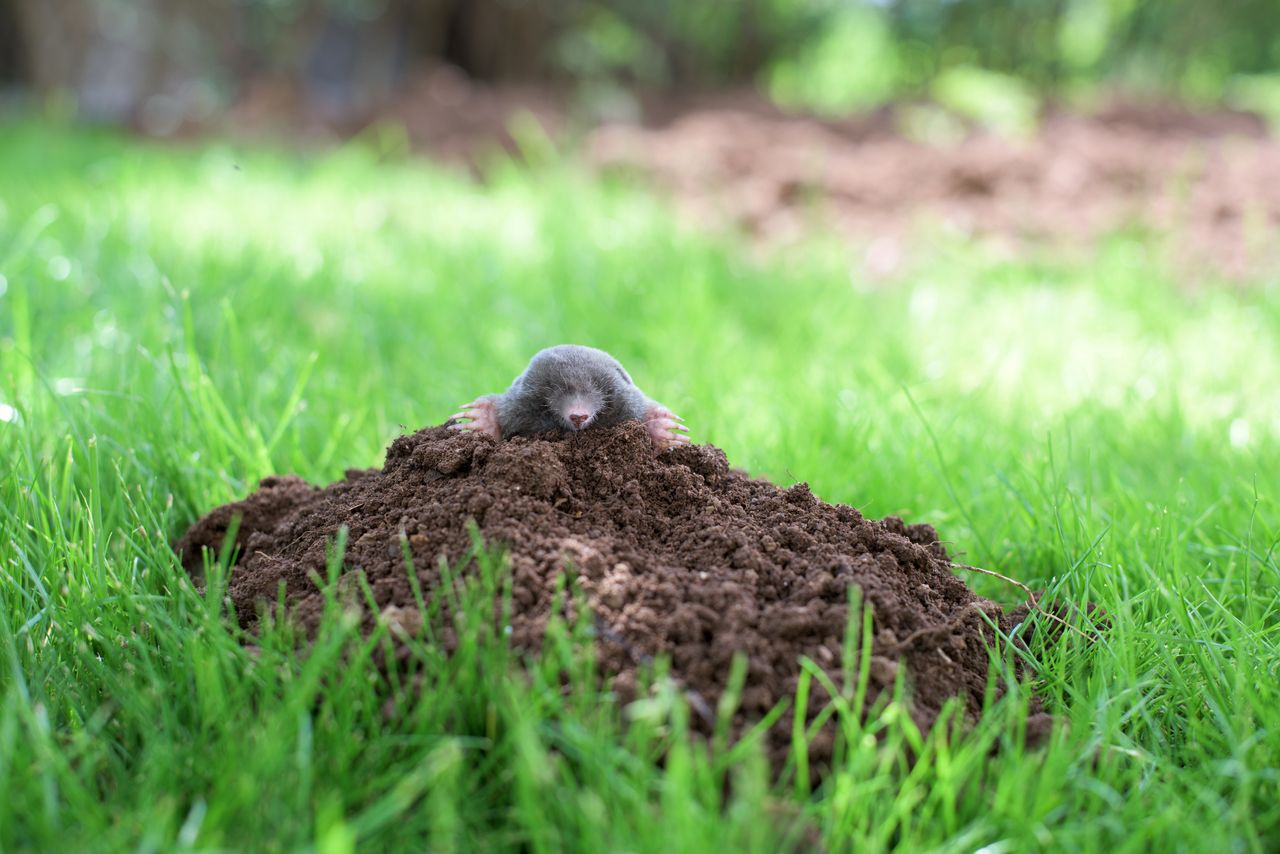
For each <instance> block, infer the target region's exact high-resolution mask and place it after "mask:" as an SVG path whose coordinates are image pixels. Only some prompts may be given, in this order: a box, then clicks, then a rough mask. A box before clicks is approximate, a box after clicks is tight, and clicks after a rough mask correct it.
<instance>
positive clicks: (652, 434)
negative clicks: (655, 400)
mask: <svg viewBox="0 0 1280 854" xmlns="http://www.w3.org/2000/svg"><path fill="white" fill-rule="evenodd" d="M683 421H684V419H683V418H681V417H680V416H679V415H676V414H675V413H674V412H672V411H671V410H670V409H667V408H666V407H665V406H651V407H649V408H648V409H647V410H646V411H645V413H644V427H645V429H646V430H648V431H649V439H650V440H651V441H652V442H653V447H654V448H656V449H657V450H659V451H665V450H666V449H667V448H673V447H675V446H676V445H687V444H689V437H688V436H686V435H684V433H682V432H677V431H685V432H687V431H688V430H689V428H688V427H686V426H684V424H683V423H682V422H683Z"/></svg>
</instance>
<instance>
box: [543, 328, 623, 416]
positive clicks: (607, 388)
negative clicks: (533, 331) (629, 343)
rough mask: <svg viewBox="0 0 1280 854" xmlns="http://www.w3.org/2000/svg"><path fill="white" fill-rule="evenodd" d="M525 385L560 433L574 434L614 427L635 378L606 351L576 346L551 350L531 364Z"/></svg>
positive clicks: (544, 351) (552, 348)
mask: <svg viewBox="0 0 1280 854" xmlns="http://www.w3.org/2000/svg"><path fill="white" fill-rule="evenodd" d="M524 381H525V383H526V385H527V386H529V387H531V388H533V389H536V391H535V395H536V397H537V399H538V400H539V401H540V403H541V405H542V406H544V407H546V410H547V412H548V414H549V415H550V416H551V418H552V420H553V421H554V422H555V423H556V425H557V426H558V427H559V429H561V430H564V431H566V432H570V433H576V432H578V431H580V430H586V429H587V428H588V427H591V426H593V425H595V424H597V423H601V422H603V423H607V424H611V423H613V422H614V421H616V420H617V419H615V418H613V417H612V415H613V410H614V409H615V408H616V407H617V406H619V405H620V404H621V401H622V400H623V398H624V395H625V392H626V388H627V386H629V385H630V384H631V378H630V377H629V376H627V372H626V371H624V370H623V369H622V366H621V365H619V364H618V362H617V360H616V359H614V358H613V357H612V356H610V355H609V354H608V353H605V352H604V351H602V350H594V349H592V348H590V347H579V346H576V345H572V344H567V345H561V346H559V347H549V348H547V349H546V350H543V351H542V352H540V353H538V354H537V355H536V356H534V357H533V360H532V361H531V362H530V363H529V367H528V369H527V371H526V373H525V377H524Z"/></svg>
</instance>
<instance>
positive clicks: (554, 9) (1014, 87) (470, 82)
mask: <svg viewBox="0 0 1280 854" xmlns="http://www.w3.org/2000/svg"><path fill="white" fill-rule="evenodd" d="M0 91H3V93H4V95H3V104H4V109H6V110H7V111H8V112H9V113H11V114H12V113H15V112H16V113H20V114H27V115H29V114H31V113H33V112H34V113H37V114H43V115H44V116H46V117H56V118H61V119H75V120H79V121H83V122H88V123H105V124H109V125H114V126H121V127H124V128H128V129H131V130H133V131H135V132H138V133H141V134H144V135H148V136H153V137H176V138H189V137H193V136H207V135H216V136H219V137H227V136H231V137H235V138H246V137H247V138H252V139H259V138H264V137H265V138H274V139H285V140H288V141H289V144H291V145H293V144H297V143H308V144H310V143H315V144H324V143H326V142H334V141H338V140H342V139H346V138H349V137H351V136H353V135H357V134H360V133H362V132H365V131H367V130H368V129H370V128H375V129H384V128H394V129H395V133H396V134H397V135H398V136H399V138H401V139H402V140H403V144H404V145H405V146H407V147H409V148H411V149H413V150H417V151H424V152H427V153H429V154H431V155H433V156H434V157H436V158H437V159H443V160H449V161H457V162H462V163H466V164H470V165H472V166H475V165H476V164H478V163H483V162H484V161H485V160H486V158H489V157H491V156H492V155H493V154H494V153H495V152H506V153H508V154H511V153H517V152H518V153H520V154H521V155H523V156H532V155H533V154H534V153H536V152H538V151H542V150H546V149H547V147H548V144H550V145H551V146H553V147H555V148H556V149H558V150H562V151H572V152H573V153H575V154H578V153H581V154H583V155H585V160H586V162H587V163H588V164H590V165H592V166H593V167H597V168H599V169H601V170H604V171H609V170H613V171H621V172H623V173H626V174H631V175H639V176H641V177H642V178H643V179H644V180H645V181H647V182H650V183H652V184H654V185H656V186H658V187H660V188H662V189H663V190H664V191H665V192H666V193H667V194H668V195H669V196H671V197H673V198H674V199H675V201H676V202H677V203H678V204H679V206H680V207H681V209H682V210H683V211H684V212H685V213H686V214H688V215H689V216H690V218H691V219H693V220H694V221H696V222H698V223H699V224H701V225H703V226H712V227H720V226H727V227H730V228H733V229H740V230H743V231H745V232H747V233H748V234H749V235H751V236H752V238H753V239H755V240H756V241H757V242H758V243H760V244H763V245H772V244H776V243H779V242H783V243H785V242H794V241H796V240H798V239H799V237H800V236H801V235H803V234H811V233H812V232H813V231H814V228H813V226H814V224H815V222H818V223H819V224H820V227H821V229H822V230H825V231H827V232H834V233H835V234H837V235H840V236H842V237H843V238H846V239H848V240H851V241H854V242H856V243H857V245H858V246H859V247H860V250H859V251H860V255H861V257H862V259H863V264H864V267H865V270H866V272H867V273H868V274H869V275H871V276H878V277H891V276H895V275H898V274H899V273H902V272H903V271H904V263H905V261H906V259H907V258H908V256H909V255H910V252H909V251H908V248H907V244H908V238H909V232H914V231H915V230H917V229H918V226H919V224H920V223H921V222H929V223H932V224H933V225H934V226H937V227H938V228H940V229H941V230H943V231H945V232H948V233H958V234H961V235H973V234H982V235H987V236H990V237H992V238H993V240H994V241H995V244H996V245H1004V246H1006V248H1008V247H1012V249H1013V250H1015V251H1016V249H1017V248H1018V246H1020V245H1021V244H1022V243H1024V242H1025V241H1027V240H1028V239H1030V240H1034V241H1036V242H1038V243H1045V242H1046V240H1047V242H1049V243H1051V244H1054V245H1058V246H1065V247H1077V248H1078V247H1080V246H1082V245H1087V244H1088V243H1089V241H1091V240H1093V239H1094V238H1096V237H1098V236H1099V235H1104V234H1111V233H1114V232H1116V231H1117V230H1119V229H1124V228H1130V227H1135V226H1138V227H1143V228H1146V227H1152V226H1153V227H1154V228H1155V229H1156V230H1158V231H1160V232H1161V233H1168V234H1171V235H1174V239H1173V240H1172V241H1170V243H1171V246H1172V253H1173V255H1172V263H1173V264H1174V265H1175V266H1177V267H1178V269H1179V270H1180V271H1181V275H1182V276H1183V277H1184V278H1185V279H1187V280H1188V281H1198V280H1201V279H1205V278H1211V279H1228V280H1243V279H1250V278H1256V277H1257V276H1258V275H1260V273H1261V271H1269V270H1271V269H1273V268H1274V264H1275V263H1276V261H1277V258H1276V254H1277V250H1276V248H1275V247H1276V244H1277V241H1275V240H1274V239H1273V238H1274V227H1275V226H1276V225H1277V224H1280V165H1277V164H1280V157H1278V156H1277V150H1276V148H1275V146H1274V145H1273V144H1272V142H1271V139H1270V129H1271V128H1272V127H1273V126H1274V125H1275V124H1276V123H1278V122H1280V4H1277V3H1275V2H1272V0H1235V2H1231V3H1221V2H1216V0H1160V2H1142V0H942V2H940V0H741V2H736V3H713V2H700V3H699V2H677V0H546V2H531V0H238V1H235V2H233V0H224V1H223V2H193V0H61V2H56V3H50V2H43V0H0Z"/></svg>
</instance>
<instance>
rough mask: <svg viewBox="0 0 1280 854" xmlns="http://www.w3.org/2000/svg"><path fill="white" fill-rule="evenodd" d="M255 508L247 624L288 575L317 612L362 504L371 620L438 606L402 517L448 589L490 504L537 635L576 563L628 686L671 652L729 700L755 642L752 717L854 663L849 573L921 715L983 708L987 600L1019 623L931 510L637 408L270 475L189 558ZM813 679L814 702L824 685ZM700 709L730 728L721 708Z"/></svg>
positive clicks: (622, 686)
mask: <svg viewBox="0 0 1280 854" xmlns="http://www.w3.org/2000/svg"><path fill="white" fill-rule="evenodd" d="M237 515H238V516H240V517H241V518H242V523H241V526H240V528H239V532H238V535H237V545H238V546H239V562H238V564H237V565H236V566H235V568H234V569H233V571H232V573H231V578H230V582H229V596H230V598H231V600H232V602H233V603H234V604H235V606H236V609H237V613H238V614H239V615H240V618H241V620H242V621H243V622H244V624H245V625H246V627H250V628H252V626H253V625H254V624H255V622H256V621H257V620H258V619H259V615H260V610H259V609H260V608H261V607H262V605H263V603H271V602H274V601H275V599H276V596H277V590H278V588H279V586H280V585H281V584H284V585H285V588H286V600H287V602H288V604H289V606H290V608H291V609H292V612H293V614H294V617H295V618H296V620H297V621H298V622H299V623H300V625H301V626H302V627H303V628H313V627H314V626H315V625H316V624H317V622H318V620H319V619H320V616H321V614H322V612H323V609H324V598H323V596H322V594H321V592H320V590H319V589H318V588H317V587H316V585H315V584H314V583H313V582H312V581H311V580H309V577H308V576H309V574H310V573H312V572H316V573H318V574H319V575H320V576H321V577H324V575H325V564H326V544H327V543H328V542H329V541H331V540H332V538H333V537H334V536H335V534H336V533H337V532H338V530H339V528H340V527H341V526H344V525H345V526H347V528H348V531H349V534H348V548H347V553H346V564H347V567H348V569H347V571H348V572H350V571H353V570H355V569H358V570H359V571H362V572H363V573H364V574H365V577H366V579H367V582H368V584H369V587H370V588H371V589H372V591H373V596H374V598H375V599H376V602H377V606H378V608H379V609H380V613H378V614H375V613H370V612H368V610H366V613H365V621H366V626H369V627H371V626H372V625H374V623H375V622H376V621H377V619H379V617H381V618H383V619H394V620H395V621H396V622H398V623H399V624H400V625H401V626H402V627H405V626H407V627H409V628H410V629H413V628H414V627H415V624H416V626H420V625H421V621H422V616H421V614H419V612H418V611H417V610H416V608H415V598H414V595H413V593H412V589H411V587H410V584H409V582H408V579H407V569H406V566H405V564H404V561H403V557H402V539H401V536H402V532H403V534H404V536H405V537H407V539H408V543H409V547H410V549H411V551H412V556H413V562H414V566H415V567H416V572H417V575H418V579H419V581H420V583H421V587H422V590H423V592H424V595H425V596H426V597H428V599H430V597H431V596H432V595H433V594H434V592H435V591H437V590H438V589H439V585H440V575H439V571H438V565H439V559H440V557H441V556H443V557H445V558H446V559H447V560H449V561H450V562H453V561H456V560H458V559H459V558H461V557H462V556H464V555H465V554H466V552H467V550H468V549H469V548H470V546H471V540H470V537H469V534H468V530H467V521H468V520H469V519H474V520H475V523H476V524H477V526H478V527H479V530H480V531H481V533H482V534H483V536H484V538H485V539H486V541H488V542H493V543H502V544H504V545H505V547H506V548H507V549H508V551H509V556H510V561H511V571H512V584H513V614H512V619H511V633H510V637H511V641H512V643H513V644H514V646H515V647H516V648H518V649H522V650H529V651H535V650H537V649H538V648H539V646H540V643H541V638H542V635H543V632H544V629H545V627H546V624H547V621H548V618H549V617H550V616H551V608H552V599H553V595H554V591H555V587H556V583H557V577H558V576H559V575H561V574H562V573H563V572H564V571H565V569H566V567H572V571H573V572H574V573H575V574H576V577H577V581H578V583H579V584H580V586H581V588H582V590H583V591H584V592H585V595H586V597H587V601H588V602H589V604H590V607H591V608H592V610H593V612H594V614H595V619H596V625H597V629H598V631H597V644H598V654H599V660H600V670H601V672H602V673H603V674H605V675H606V676H607V677H610V678H612V679H613V680H614V688H615V690H616V691H617V692H618V694H619V695H620V696H621V698H622V699H623V700H624V701H625V700H628V699H630V698H632V697H634V695H635V691H636V671H637V667H639V666H642V664H643V663H644V662H645V661H647V660H649V659H650V658H651V657H653V656H656V655H659V654H665V655H667V656H669V657H670V661H671V671H670V672H671V675H672V676H673V677H674V678H675V679H677V680H678V681H679V683H680V684H681V685H682V686H683V687H684V688H685V690H686V691H687V693H688V696H689V697H690V698H691V699H692V700H693V701H694V702H693V707H694V708H695V710H703V711H704V712H705V710H708V709H714V708H715V705H716V702H717V700H718V699H719V697H720V694H721V692H722V691H723V690H724V688H725V684H726V680H727V678H728V675H729V671H730V663H731V661H732V660H733V657H734V655H735V653H738V652H740V651H741V652H745V653H746V654H747V656H748V657H749V665H748V675H747V680H746V686H745V690H744V693H743V696H742V701H741V704H740V708H739V711H738V713H737V717H736V719H735V722H734V723H735V728H736V729H737V731H738V732H741V730H742V728H743V727H745V726H747V725H749V724H750V723H751V722H753V721H756V720H759V718H760V717H761V716H763V715H764V714H765V713H766V712H768V711H769V709H770V708H771V707H772V706H773V705H774V704H775V703H776V702H777V701H778V700H780V699H782V698H784V697H789V696H790V695H792V694H793V693H794V691H795V689H796V685H797V679H798V676H799V673H800V664H799V661H800V657H801V656H808V657H809V658H811V659H812V660H813V661H815V662H817V663H818V664H819V665H820V666H821V667H822V668H824V669H825V670H827V671H828V672H829V673H831V675H832V677H833V680H834V682H835V684H837V685H838V684H840V683H841V676H840V658H841V643H842V639H843V636H844V630H845V626H846V620H847V617H848V605H847V602H848V588H849V585H857V587H858V588H859V589H860V590H861V593H862V597H863V599H864V600H865V601H866V602H867V603H869V605H870V607H871V608H872V614H873V629H874V643H873V650H872V652H873V657H872V659H871V669H870V676H871V686H870V692H871V696H872V697H874V696H875V695H877V694H878V693H879V692H881V691H884V690H887V689H891V688H892V686H893V683H894V679H895V677H896V676H897V675H898V671H899V668H900V667H902V666H905V668H906V678H907V684H908V687H909V692H910V699H911V711H912V715H913V717H914V718H915V720H916V721H917V723H919V724H920V725H921V726H922V727H928V726H930V725H932V723H933V722H934V720H935V719H936V718H937V715H938V713H939V711H940V709H941V707H942V705H943V703H944V702H945V701H946V700H947V699H949V698H951V697H961V698H963V699H964V701H965V705H966V708H967V709H968V710H969V711H970V713H974V712H976V710H979V709H980V708H981V704H982V699H983V693H984V691H985V689H986V687H987V664H988V653H987V648H988V645H989V644H990V643H992V642H994V637H993V635H994V633H993V632H992V631H991V629H990V627H989V625H988V623H987V622H986V620H984V617H986V618H987V619H990V620H992V621H994V622H995V623H997V624H1000V625H1002V627H1003V628H1005V629H1006V630H1007V629H1008V628H1010V626H1011V617H1010V615H1006V614H1004V613H1002V611H1001V609H1000V608H999V606H997V605H996V604H995V603H994V602H991V601H989V600H986V599H983V598H981V597H978V596H976V595H974V593H973V592H972V591H970V590H969V589H968V588H967V587H966V586H965V585H964V584H963V583H962V582H961V581H960V580H959V579H958V578H956V577H955V576H954V575H953V574H952V572H951V569H950V562H949V561H948V558H947V554H946V552H945V550H944V549H943V547H942V546H941V545H940V544H939V542H938V536H937V534H936V532H935V531H934V530H933V528H931V527H929V526H928V525H904V524H903V522H902V521H901V520H900V519H898V518H896V517H892V516H891V517H888V518H886V519H884V520H880V521H876V520H871V519H866V518H863V516H862V515H861V514H860V513H859V512H858V511H857V510H854V509H853V508H850V507H845V506H841V505H832V504H826V503H824V502H822V501H819V500H818V499H817V498H815V497H814V496H813V494H812V493H811V492H810V491H809V488H808V487H807V486H806V485H805V484H797V485H796V486H793V487H791V488H789V489H782V488H779V487H777V486H774V485H773V484H770V483H768V482H765V481H762V480H753V479H751V478H750V477H748V476H747V475H745V474H744V473H742V472H739V471H734V470H731V469H730V467H729V464H728V462H727V461H726V459H725V455H724V453H723V452H722V451H720V450H719V449H717V448H714V447H711V446H706V445H703V446H684V447H678V448H675V449H672V450H670V451H667V452H665V453H663V454H661V455H655V454H654V453H653V451H652V449H651V447H650V444H649V440H648V437H647V435H646V433H645V431H644V429H643V428H642V427H641V426H640V425H639V424H634V423H629V424H624V425H621V426H620V427H617V428H614V429H609V430H598V431H587V432H585V433H582V434H580V435H577V436H574V437H565V436H552V437H548V438H545V439H512V440H509V441H505V442H501V443H497V442H494V441H493V440H491V439H489V438H488V437H483V436H479V435H474V434H463V433H458V432H456V431H451V430H448V429H446V428H444V427H432V428H427V429H424V430H421V431H419V432H417V433H415V434H413V435H408V436H402V437H400V438H398V439H396V440H395V441H394V442H393V443H392V444H391V446H390V448H389V449H388V450H387V457H386V463H385V465H384V466H383V468H382V469H381V470H377V469H369V470H363V471H349V472H348V473H347V476H346V478H345V479H344V480H342V481H340V482H338V483H335V484H332V485H331V486H328V487H326V488H323V489H319V488H316V487H313V486H310V485H308V484H306V483H304V482H303V481H301V480H299V479H298V478H294V477H276V478H268V479H267V480H264V481H263V482H262V484H261V487H260V488H259V490H258V491H257V492H256V493H254V494H253V495H251V496H249V497H248V498H247V499H245V500H244V501H240V502H237V503H234V504H229V505H226V506H224V507H220V508H218V509H216V510H214V511H213V512H211V513H210V514H209V515H207V516H205V517H204V518H203V519H201V520H200V521H198V522H197V523H196V524H195V525H193V526H192V527H191V529H190V530H189V531H188V532H187V533H186V535H185V536H184V537H183V538H182V539H181V540H180V541H179V543H178V544H177V546H176V548H177V549H178V551H179V553H180V554H181V556H182V559H183V562H184V565H185V566H186V567H187V568H188V570H189V571H192V572H198V571H199V569H200V567H201V566H202V551H203V550H204V549H205V548H208V549H217V548H220V547H221V545H222V542H223V539H224V537H225V536H226V532H227V529H228V523H229V522H230V521H231V519H232V517H233V516H237ZM445 643H446V645H447V643H448V640H447V638H446V640H445ZM814 688H815V690H816V691H817V692H818V693H817V696H816V698H815V699H817V700H818V701H819V702H815V703H811V708H814V709H816V708H820V706H821V705H822V702H821V701H822V700H824V699H825V694H823V692H822V691H821V689H819V688H818V686H817V685H816V684H815V685H814ZM1043 717H1047V716H1043ZM695 720H696V724H697V725H698V726H699V727H701V728H702V729H703V730H705V731H708V732H709V731H710V725H711V720H710V718H709V715H705V716H704V717H701V718H696V719H695ZM1044 723H1045V720H1043V719H1042V720H1041V721H1040V724H1041V726H1043V725H1044ZM789 726H790V725H789V723H788V724H787V725H786V726H779V727H776V728H775V732H773V733H772V734H771V735H770V741H769V743H768V750H769V753H770V757H771V759H773V760H774V761H775V763H780V762H781V761H782V759H783V758H784V757H785V755H786V753H787V750H788V749H789V742H790V736H789ZM832 729H833V728H831V727H828V732H827V733H826V734H824V735H823V736H820V737H819V739H818V740H817V741H816V742H815V744H814V746H813V750H812V760H813V762H814V763H815V767H821V766H822V765H823V763H827V762H829V760H830V758H831V751H832V746H833V738H834V732H833V731H832Z"/></svg>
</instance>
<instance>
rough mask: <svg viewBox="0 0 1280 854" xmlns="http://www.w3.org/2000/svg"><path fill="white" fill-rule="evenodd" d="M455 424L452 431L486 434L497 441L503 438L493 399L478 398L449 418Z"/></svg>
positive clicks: (451, 426)
mask: <svg viewBox="0 0 1280 854" xmlns="http://www.w3.org/2000/svg"><path fill="white" fill-rule="evenodd" d="M449 420H450V421H452V422H454V423H453V424H450V425H449V429H450V430H474V431H475V432H477V433H485V434H487V435H489V436H492V437H493V438H495V439H501V438H502V427H501V426H500V425H499V424H498V407H497V405H496V404H495V402H494V400H493V398H489V397H478V398H476V399H475V400H473V401H471V402H470V403H468V404H466V405H464V406H463V407H462V409H461V411H459V412H455V413H454V414H453V415H450V416H449Z"/></svg>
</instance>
